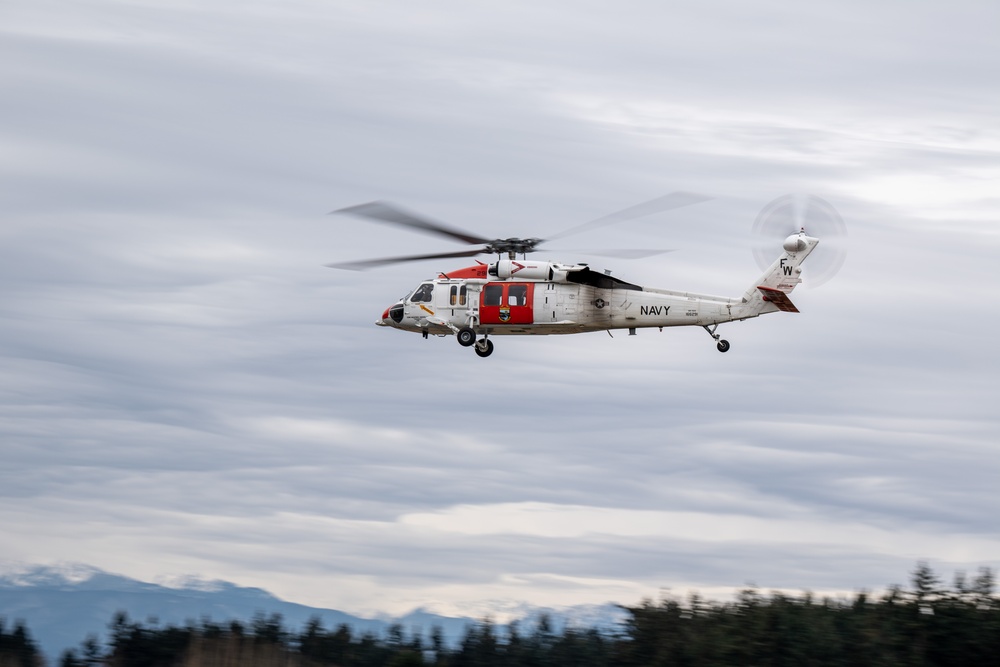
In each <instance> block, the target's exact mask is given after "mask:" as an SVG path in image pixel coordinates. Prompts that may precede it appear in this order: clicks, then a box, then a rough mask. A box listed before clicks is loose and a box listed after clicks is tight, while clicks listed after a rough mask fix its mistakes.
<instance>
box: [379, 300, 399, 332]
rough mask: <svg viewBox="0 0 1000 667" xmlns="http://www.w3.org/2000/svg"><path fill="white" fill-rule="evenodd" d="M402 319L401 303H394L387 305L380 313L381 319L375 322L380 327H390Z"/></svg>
mask: <svg viewBox="0 0 1000 667" xmlns="http://www.w3.org/2000/svg"><path fill="white" fill-rule="evenodd" d="M402 321H403V304H402V303H396V304H393V305H392V306H389V307H388V308H386V309H385V311H384V312H383V313H382V319H381V320H379V321H378V322H376V323H375V324H377V325H379V326H382V327H391V326H395V325H396V324H399V323H400V322H402Z"/></svg>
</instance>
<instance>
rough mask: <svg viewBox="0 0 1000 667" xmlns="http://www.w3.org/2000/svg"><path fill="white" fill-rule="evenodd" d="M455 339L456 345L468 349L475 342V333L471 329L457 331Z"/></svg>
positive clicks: (465, 328)
mask: <svg viewBox="0 0 1000 667" xmlns="http://www.w3.org/2000/svg"><path fill="white" fill-rule="evenodd" d="M455 337H456V338H458V344H459V345H461V346H462V347H469V346H470V345H473V344H474V343H475V342H476V332H475V331H473V330H472V328H471V327H464V328H462V329H459V330H458V333H457V334H455Z"/></svg>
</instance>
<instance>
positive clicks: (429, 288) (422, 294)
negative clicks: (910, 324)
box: [410, 283, 434, 303]
mask: <svg viewBox="0 0 1000 667" xmlns="http://www.w3.org/2000/svg"><path fill="white" fill-rule="evenodd" d="M433 293H434V285H433V283H424V284H423V285H421V286H420V287H418V288H417V289H416V290H414V292H413V295H412V296H410V302H411V303H427V302H429V301H430V300H431V296H432V295H433Z"/></svg>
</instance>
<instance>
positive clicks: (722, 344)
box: [715, 340, 729, 352]
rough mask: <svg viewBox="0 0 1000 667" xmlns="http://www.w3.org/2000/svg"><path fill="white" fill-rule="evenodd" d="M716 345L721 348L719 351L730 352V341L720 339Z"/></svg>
mask: <svg viewBox="0 0 1000 667" xmlns="http://www.w3.org/2000/svg"><path fill="white" fill-rule="evenodd" d="M715 347H717V348H719V352H729V341H728V340H720V341H719V342H718V343H717V344H716V346H715Z"/></svg>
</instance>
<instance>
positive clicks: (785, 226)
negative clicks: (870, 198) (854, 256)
mask: <svg viewBox="0 0 1000 667" xmlns="http://www.w3.org/2000/svg"><path fill="white" fill-rule="evenodd" d="M803 229H804V230H805V231H806V233H807V234H808V235H809V236H814V237H817V238H819V239H820V243H819V245H818V246H817V247H816V249H815V251H814V252H813V253H812V255H811V257H810V258H809V262H808V263H807V264H806V265H804V270H805V275H806V276H807V280H806V281H805V283H806V284H807V285H809V286H811V287H818V286H819V285H822V284H823V283H825V282H827V281H829V280H830V279H832V278H833V277H834V276H835V275H837V272H838V271H840V268H841V267H842V266H843V265H844V261H845V260H846V259H847V225H845V224H844V220H843V218H841V217H840V214H839V213H837V209H835V208H834V207H833V206H832V205H830V203H829V202H827V201H825V200H823V199H821V198H819V197H816V196H815V195H803V194H789V195H785V196H783V197H778V198H777V199H775V200H774V201H772V202H771V203H769V204H768V205H767V206H765V207H764V208H763V209H762V210H761V212H760V213H759V214H758V215H757V219H756V220H755V221H754V223H753V236H754V247H753V256H754V259H755V260H756V261H757V266H759V267H760V269H761V270H762V271H763V270H765V269H767V268H768V266H770V264H771V262H772V261H773V259H774V248H775V246H776V245H777V244H780V243H781V241H782V239H784V238H786V237H787V236H788V235H790V234H796V233H798V232H799V231H801V230H803Z"/></svg>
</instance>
